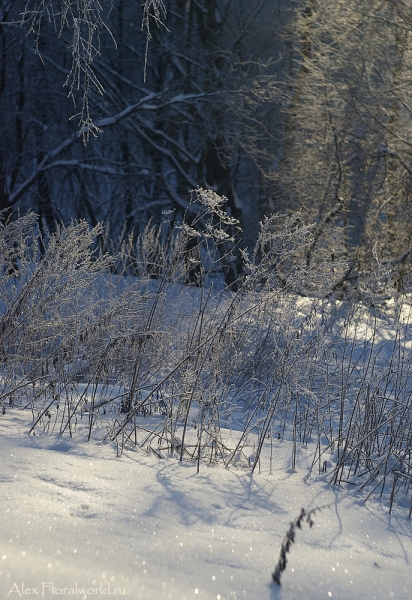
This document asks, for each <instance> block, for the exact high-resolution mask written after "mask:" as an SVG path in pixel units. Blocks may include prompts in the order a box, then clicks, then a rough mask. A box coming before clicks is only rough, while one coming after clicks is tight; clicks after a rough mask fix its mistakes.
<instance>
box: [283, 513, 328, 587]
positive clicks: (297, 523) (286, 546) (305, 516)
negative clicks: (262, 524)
mask: <svg viewBox="0 0 412 600" xmlns="http://www.w3.org/2000/svg"><path fill="white" fill-rule="evenodd" d="M332 504H333V503H330V504H326V505H325V506H317V507H316V508H313V509H312V510H310V511H308V512H306V510H305V509H304V508H302V510H301V511H300V514H299V516H298V517H296V519H295V520H294V521H292V522H291V524H290V527H289V529H288V531H287V532H286V535H285V538H284V540H283V542H282V545H281V547H280V556H279V560H278V563H277V565H276V568H275V570H274V572H273V573H272V579H273V581H274V582H275V583H277V584H278V585H280V577H281V574H282V572H283V571H284V570H285V569H286V564H287V562H288V560H287V556H286V555H287V554H288V552H290V549H291V546H292V544H293V543H294V542H295V537H296V528H298V529H302V523H303V522H304V521H306V523H308V525H309V527H310V528H312V527H313V525H314V523H315V522H314V520H313V517H314V515H315V513H317V512H318V511H320V510H322V509H324V508H329V507H330V506H332Z"/></svg>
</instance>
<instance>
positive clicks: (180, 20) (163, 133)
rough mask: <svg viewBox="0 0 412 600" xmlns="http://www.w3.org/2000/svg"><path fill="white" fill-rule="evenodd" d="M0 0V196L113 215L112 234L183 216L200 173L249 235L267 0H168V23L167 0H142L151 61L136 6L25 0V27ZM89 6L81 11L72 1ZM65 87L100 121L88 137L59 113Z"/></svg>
mask: <svg viewBox="0 0 412 600" xmlns="http://www.w3.org/2000/svg"><path fill="white" fill-rule="evenodd" d="M0 4H1V6H2V8H3V9H4V11H5V12H4V16H2V21H3V22H4V23H7V24H4V25H3V27H2V30H1V31H2V36H3V37H2V39H3V47H4V48H5V54H4V57H5V58H4V64H5V65H6V74H5V77H4V92H3V95H2V96H1V97H0V108H1V114H2V115H3V130H4V131H5V138H4V140H0V152H1V160H2V162H1V177H2V193H3V196H2V206H3V208H6V207H12V208H13V210H17V209H20V210H25V209H26V208H28V207H32V208H34V209H35V210H36V211H37V212H39V213H40V215H41V216H42V217H43V218H44V219H45V220H46V222H47V223H48V226H49V228H51V229H52V228H53V226H54V225H53V224H54V222H55V220H58V221H59V220H61V221H63V222H68V221H69V220H70V218H72V217H76V218H87V220H88V221H89V222H90V223H91V224H95V223H97V222H98V221H105V222H110V223H111V227H112V235H113V237H117V235H118V234H120V232H121V230H122V228H125V229H126V230H127V231H132V230H134V231H135V233H136V234H137V233H138V232H139V231H142V230H143V229H144V227H145V224H146V223H147V222H148V221H149V220H150V219H152V220H153V219H154V220H155V221H158V222H160V221H161V220H162V218H163V216H162V215H163V214H164V211H167V214H168V215H169V216H170V215H173V217H172V218H174V219H177V220H179V219H180V218H181V214H182V213H183V211H185V210H186V208H187V206H188V201H189V193H188V192H189V190H190V189H193V188H195V187H197V186H198V185H201V186H203V187H206V188H207V187H209V188H212V189H215V190H216V191H218V192H219V193H221V194H224V195H225V196H226V197H227V198H228V204H227V210H228V211H229V212H230V213H231V214H232V215H233V216H237V217H239V218H241V219H244V220H245V221H246V223H247V224H249V222H250V223H251V225H250V226H249V228H248V234H247V235H248V236H249V240H250V239H251V238H252V232H253V230H254V228H256V226H257V223H258V220H259V218H260V217H261V214H262V213H261V212H260V208H259V203H260V202H261V204H262V205H263V200H264V197H265V195H266V193H267V189H266V187H265V186H266V183H265V181H266V180H265V178H264V176H263V173H264V172H265V171H266V170H267V169H268V168H269V165H270V163H271V156H272V154H273V153H272V150H271V148H273V146H274V144H275V143H276V140H275V139H274V136H273V131H274V129H275V126H274V123H275V121H276V119H277V115H279V103H278V102H277V100H276V99H274V98H273V97H272V96H270V97H268V96H267V95H266V96H265V90H266V89H267V81H268V78H269V77H272V78H273V76H274V75H275V73H276V69H278V68H279V65H278V64H276V65H274V64H272V63H271V62H270V55H271V54H272V53H273V50H274V48H275V49H276V44H273V43H272V42H271V43H269V41H270V39H271V37H272V36H273V28H272V26H271V21H270V19H269V18H268V17H272V16H273V10H274V9H273V5H271V3H270V2H269V1H268V0H261V1H260V2H259V3H257V4H256V5H253V6H251V5H250V3H249V2H247V1H246V0H239V2H237V3H236V5H234V4H233V3H226V2H223V1H221V0H215V1H214V2H212V3H210V2H205V1H200V0H198V1H196V2H194V1H189V2H186V1H182V0H170V2H168V4H167V9H168V11H169V12H168V18H167V29H166V27H162V26H159V27H157V26H156V25H159V21H160V18H161V17H162V15H163V13H162V10H163V8H164V7H163V5H162V4H161V3H160V2H158V1H152V2H150V1H149V2H146V4H145V7H144V9H145V11H146V12H144V17H145V19H146V20H144V22H143V25H144V26H146V27H147V26H151V29H150V36H151V40H150V46H149V56H148V60H147V63H145V55H146V50H147V31H142V28H141V25H142V13H141V9H140V7H139V6H136V5H132V4H131V3H128V2H125V1H124V0H117V1H116V2H115V3H113V6H112V2H111V1H109V0H107V1H105V2H101V3H98V2H97V1H96V2H95V1H93V2H87V3H85V2H79V3H73V2H70V1H69V0H63V1H59V2H57V0H55V1H53V0H48V1H46V0H44V1H42V2H40V1H39V0H37V1H35V0H30V1H29V2H28V3H25V5H24V6H25V7H26V8H25V11H24V12H23V21H24V23H26V25H28V27H29V28H31V29H32V30H33V31H34V33H35V39H34V40H33V38H30V36H29V37H26V31H27V30H25V29H24V28H22V27H20V26H18V25H17V22H18V21H19V20H21V18H22V17H21V14H20V9H19V7H18V6H17V3H11V2H9V1H8V0H1V2H0ZM86 7H87V8H88V10H89V12H88V13H87V15H86V16H87V18H86V17H85V18H84V19H83V22H80V21H79V18H80V17H79V13H75V12H74V11H75V9H76V10H77V9H79V10H85V9H86ZM6 8H7V11H6V10H5V9H6ZM63 9H64V10H63ZM156 9H157V10H158V12H157V13H156ZM279 10H281V8H279ZM6 12H7V14H6ZM85 14H86V13H84V15H85ZM149 15H154V17H155V19H154V21H153V20H152V21H151V20H150V18H149ZM48 16H50V19H48V18H47V17H48ZM280 26H281V24H280V22H279V23H278V27H280ZM56 28H57V32H58V34H59V35H58V36H56ZM109 30H110V33H109ZM256 31H258V32H259V36H257V35H255V32H256ZM74 33H75V34H76V35H75V38H76V44H73V34H74ZM113 39H114V40H116V43H117V50H115V49H114V45H113ZM22 41H24V43H22ZM282 43H283V42H282ZM271 44H272V45H271ZM279 44H280V42H279ZM69 46H71V47H72V49H73V51H74V59H73V57H72V56H71V55H70V53H69V52H68V51H67V48H68V47H69ZM22 48H24V59H23V58H22V57H21V55H22ZM278 49H279V50H280V49H281V45H280V46H279V47H278ZM38 54H40V56H41V59H42V60H40V59H39V57H38ZM19 61H20V62H19ZM73 61H74V62H73ZM68 76H69V78H68ZM16 81H18V82H19V84H18V86H17V89H21V98H22V100H21V102H20V104H19V100H18V97H17V96H16ZM65 83H66V88H64V87H63V86H64V84H65ZM73 84H74V85H73ZM78 85H79V88H80V89H79V90H77V86H78ZM103 90H104V94H103V95H102V94H101V93H100V92H101V91H103ZM67 91H68V92H69V98H67V97H66V94H67ZM85 93H86V96H85ZM85 98H86V99H85ZM73 99H75V100H76V102H77V104H78V106H79V107H80V108H79V110H78V111H77V112H76V111H75V112H76V114H77V117H76V119H80V126H81V128H83V129H82V130H83V133H84V135H85V136H86V137H87V135H88V134H90V133H93V132H95V133H96V132H97V129H100V130H101V132H100V133H99V135H98V137H97V138H94V137H91V138H90V140H89V143H88V144H87V145H86V146H84V145H83V144H82V140H81V139H79V137H78V135H77V131H76V119H74V120H72V121H69V120H68V119H69V117H70V116H71V115H73V109H72V107H71V103H72V101H73ZM10 107H13V108H12V115H13V116H12V118H9V117H8V118H7V120H6V117H5V115H9V116H10ZM79 111H80V112H79ZM92 117H93V127H92V126H91V118H92ZM7 140H8V141H7ZM19 140H20V141H19ZM262 165H263V166H262ZM252 193H253V198H252V199H250V198H251V197H252ZM168 218H169V217H168ZM229 266H232V265H229ZM231 277H232V278H234V277H235V274H234V273H233V274H232V275H231Z"/></svg>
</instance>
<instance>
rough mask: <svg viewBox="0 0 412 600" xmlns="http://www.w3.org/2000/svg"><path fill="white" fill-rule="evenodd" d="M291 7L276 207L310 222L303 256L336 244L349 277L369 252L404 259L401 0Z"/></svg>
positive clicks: (311, 0) (405, 54) (402, 262)
mask: <svg viewBox="0 0 412 600" xmlns="http://www.w3.org/2000/svg"><path fill="white" fill-rule="evenodd" d="M295 15H296V18H295V19H294V20H292V21H291V23H292V25H293V27H292V34H291V41H293V44H294V48H295V63H294V64H295V68H294V70H293V73H292V77H291V79H290V84H289V90H288V97H287V100H288V103H287V104H286V120H285V129H284V134H285V135H284V143H283V153H282V155H281V157H280V160H279V161H278V167H277V170H276V174H275V185H274V188H273V192H274V197H275V205H276V208H277V209H278V210H279V209H281V210H286V211H287V212H289V211H291V212H292V211H295V210H296V209H299V210H300V211H301V212H302V215H303V216H304V218H305V219H306V220H308V221H314V222H315V223H316V224H317V225H316V229H315V234H314V243H313V246H312V248H311V249H310V251H309V252H308V256H307V260H308V261H309V262H310V260H311V257H312V255H313V252H314V251H315V250H322V251H326V252H335V253H336V252H338V253H340V254H342V255H343V256H345V257H346V258H347V259H348V260H349V263H350V271H349V272H348V273H347V277H348V276H349V277H353V276H357V275H359V273H362V272H366V271H369V270H370V269H371V268H372V263H373V262H374V259H373V254H374V252H375V253H376V252H377V255H378V256H379V257H380V259H383V260H386V261H389V263H390V264H391V265H392V266H395V265H397V268H398V269H399V268H401V270H405V269H410V266H411V263H410V254H409V250H410V244H411V237H410V236H411V223H412V206H411V202H410V187H411V186H410V182H411V178H410V175H411V171H410V167H409V165H410V159H411V149H410V141H409V140H410V134H411V131H412V129H411V105H410V85H411V84H410V78H409V71H410V34H409V30H410V25H411V23H410V20H411V18H410V15H409V13H408V11H407V7H406V5H404V3H402V2H392V1H388V2H373V1H371V0H363V1H362V2H361V3H359V2H355V1H351V0H349V1H347V0H345V1H343V0H342V1H338V2H334V3H330V2H326V1H325V0H308V1H307V2H305V3H299V5H298V7H297V11H296V13H295ZM401 274H402V273H400V275H401Z"/></svg>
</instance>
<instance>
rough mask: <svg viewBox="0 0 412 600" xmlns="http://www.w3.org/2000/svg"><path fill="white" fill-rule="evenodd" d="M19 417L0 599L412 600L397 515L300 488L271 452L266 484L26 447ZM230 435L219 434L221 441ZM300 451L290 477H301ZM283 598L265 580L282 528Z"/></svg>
mask: <svg viewBox="0 0 412 600" xmlns="http://www.w3.org/2000/svg"><path fill="white" fill-rule="evenodd" d="M29 417H30V414H29V413H28V412H27V411H17V410H8V411H7V413H6V414H5V415H0V456H1V469H0V487H1V494H0V507H1V513H0V514H1V525H0V598H1V599H3V598H19V597H23V596H24V597H26V596H31V597H45V598H47V597H50V598H52V597H53V598H54V597H57V596H59V597H65V598H66V597H69V596H70V597H79V598H107V597H108V596H109V595H110V596H113V597H118V598H121V597H124V596H125V595H127V596H128V597H130V598H132V599H136V600H137V599H143V600H151V599H153V600H158V599H159V600H163V599H164V600H166V599H170V600H172V599H182V600H184V599H187V600H189V599H214V600H221V599H231V600H236V599H238V600H240V599H241V598H242V599H243V598H245V599H248V598H249V599H256V600H265V599H271V600H274V599H279V600H298V599H299V600H305V599H308V600H315V599H316V600H318V599H321V598H325V599H328V598H339V599H345V600H352V599H367V600H374V599H377V600H379V599H383V598H396V599H405V600H406V599H407V600H410V598H412V570H411V568H410V561H411V559H412V538H411V522H410V521H409V520H408V509H407V508H405V507H400V506H396V507H395V509H394V511H393V513H392V514H391V515H389V514H388V509H387V506H384V505H381V504H380V503H379V502H378V500H376V499H371V500H370V501H368V502H367V503H366V504H365V503H364V502H363V501H362V499H361V497H360V496H359V495H357V494H356V493H354V492H353V491H352V490H346V489H344V488H342V487H339V488H334V487H332V486H330V485H328V482H327V481H325V479H326V478H324V479H323V480H322V478H319V477H318V478H313V479H312V480H310V481H309V480H308V478H307V473H308V470H307V469H306V468H302V469H298V470H296V471H294V470H292V469H290V468H289V467H290V450H291V448H290V446H289V444H288V443H287V442H284V443H280V442H276V444H275V445H274V449H273V463H272V473H270V472H269V468H268V461H266V462H265V461H264V460H263V459H262V471H261V472H260V473H257V472H255V474H254V475H253V477H251V475H250V471H248V470H246V469H240V468H235V467H232V468H229V469H225V468H224V467H222V466H213V465H206V464H201V466H200V473H199V474H197V473H196V464H194V463H189V462H186V463H179V462H178V460H177V458H176V457H173V456H170V457H166V458H164V459H162V460H160V459H158V458H156V457H155V456H154V455H153V454H150V455H149V454H146V453H143V452H142V451H139V452H137V451H136V452H134V451H127V452H125V453H124V454H123V455H122V456H121V457H118V456H117V455H116V451H115V449H114V447H113V445H111V444H108V445H103V444H101V443H97V442H95V441H91V442H89V443H87V442H86V441H83V438H82V437H81V435H80V436H77V437H76V439H75V440H72V439H70V438H68V437H58V436H44V437H39V436H36V437H33V436H29V435H28V431H29ZM228 435H229V433H228ZM304 459H305V456H304V450H301V456H300V464H304ZM329 503H331V506H330V507H329V508H325V509H323V510H322V511H320V512H318V513H317V514H316V515H315V517H314V519H315V526H314V527H313V529H309V528H308V527H307V526H306V524H305V526H304V528H303V529H302V530H298V532H297V537H296V543H295V544H294V545H293V546H292V549H291V553H290V554H289V561H288V565H287V569H286V571H285V572H284V573H283V575H282V586H281V587H278V586H277V585H276V584H274V583H272V581H271V573H272V571H273V569H274V565H275V563H276V561H277V559H278V557H279V549H280V545H281V543H282V540H283V538H284V535H285V533H286V531H287V529H288V527H289V523H290V521H291V520H293V519H294V518H295V517H296V516H298V514H299V512H300V509H301V508H302V507H305V508H307V509H308V508H313V507H314V506H323V505H325V504H329Z"/></svg>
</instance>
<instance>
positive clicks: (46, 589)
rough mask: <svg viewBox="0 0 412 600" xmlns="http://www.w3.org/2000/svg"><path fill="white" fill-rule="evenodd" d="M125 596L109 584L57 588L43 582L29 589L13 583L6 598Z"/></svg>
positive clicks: (22, 584) (26, 586)
mask: <svg viewBox="0 0 412 600" xmlns="http://www.w3.org/2000/svg"><path fill="white" fill-rule="evenodd" d="M117 594H118V595H119V596H126V590H125V589H122V588H120V587H116V588H113V589H112V587H111V584H110V583H102V582H100V584H99V585H98V586H97V587H83V586H79V584H78V583H77V582H76V583H75V584H74V586H73V587H58V586H56V585H55V583H54V582H48V581H46V582H45V581H43V582H42V584H41V586H40V587H30V586H28V585H26V584H25V583H24V581H23V582H21V583H14V584H13V585H12V587H11V589H10V591H9V593H8V594H7V597H8V598H9V597H11V598H21V597H22V596H41V597H45V596H66V595H67V596H77V595H79V596H80V595H81V596H84V595H87V596H93V595H94V596H97V595H107V596H116V595H117Z"/></svg>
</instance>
